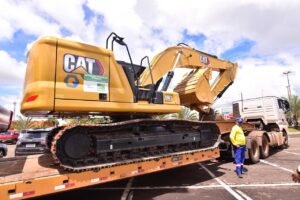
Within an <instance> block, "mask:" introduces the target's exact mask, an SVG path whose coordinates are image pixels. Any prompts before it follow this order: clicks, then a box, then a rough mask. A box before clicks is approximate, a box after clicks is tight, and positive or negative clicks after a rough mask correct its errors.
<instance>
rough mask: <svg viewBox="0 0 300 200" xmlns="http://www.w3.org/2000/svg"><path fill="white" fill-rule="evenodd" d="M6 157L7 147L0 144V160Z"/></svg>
mask: <svg viewBox="0 0 300 200" xmlns="http://www.w3.org/2000/svg"><path fill="white" fill-rule="evenodd" d="M6 155H7V146H6V144H0V158H3V157H5V156H6Z"/></svg>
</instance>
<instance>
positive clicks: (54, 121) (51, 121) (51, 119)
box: [47, 117, 59, 126]
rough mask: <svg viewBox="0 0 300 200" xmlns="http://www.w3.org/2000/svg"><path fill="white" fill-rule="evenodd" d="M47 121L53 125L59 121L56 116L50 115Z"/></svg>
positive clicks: (56, 124)
mask: <svg viewBox="0 0 300 200" xmlns="http://www.w3.org/2000/svg"><path fill="white" fill-rule="evenodd" d="M47 122H49V123H52V124H53V125H54V126H58V125H59V122H58V120H57V119H56V118H53V117H50V118H48V120H47Z"/></svg>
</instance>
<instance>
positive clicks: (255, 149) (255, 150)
mask: <svg viewBox="0 0 300 200" xmlns="http://www.w3.org/2000/svg"><path fill="white" fill-rule="evenodd" d="M248 153H249V159H250V163H252V164H255V163H258V162H259V157H260V155H259V154H260V153H259V145H258V143H257V141H256V140H255V139H251V149H249V150H248Z"/></svg>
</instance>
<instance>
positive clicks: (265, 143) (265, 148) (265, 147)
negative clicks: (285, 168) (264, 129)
mask: <svg viewBox="0 0 300 200" xmlns="http://www.w3.org/2000/svg"><path fill="white" fill-rule="evenodd" d="M259 150H260V157H261V158H262V159H264V158H267V157H269V155H270V145H269V140H268V138H267V136H266V135H263V136H262V138H261V146H260V147H259Z"/></svg>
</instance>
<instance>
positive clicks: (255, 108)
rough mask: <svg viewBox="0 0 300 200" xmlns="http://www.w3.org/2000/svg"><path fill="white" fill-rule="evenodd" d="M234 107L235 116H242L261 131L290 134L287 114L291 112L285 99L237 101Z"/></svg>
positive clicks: (233, 104) (270, 98) (264, 98)
mask: <svg viewBox="0 0 300 200" xmlns="http://www.w3.org/2000/svg"><path fill="white" fill-rule="evenodd" d="M232 106H233V116H241V117H242V118H243V119H244V120H245V121H246V122H249V123H254V124H255V125H256V126H257V127H258V128H259V129H261V130H266V131H282V132H285V133H287V132H288V122H287V119H286V115H285V114H286V112H287V111H289V103H288V101H287V100H285V99H282V98H278V97H275V96H266V97H259V98H252V99H244V100H239V101H235V102H233V103H232Z"/></svg>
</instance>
